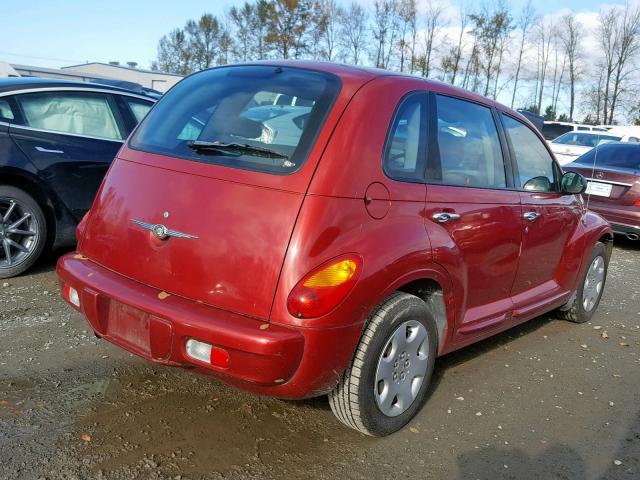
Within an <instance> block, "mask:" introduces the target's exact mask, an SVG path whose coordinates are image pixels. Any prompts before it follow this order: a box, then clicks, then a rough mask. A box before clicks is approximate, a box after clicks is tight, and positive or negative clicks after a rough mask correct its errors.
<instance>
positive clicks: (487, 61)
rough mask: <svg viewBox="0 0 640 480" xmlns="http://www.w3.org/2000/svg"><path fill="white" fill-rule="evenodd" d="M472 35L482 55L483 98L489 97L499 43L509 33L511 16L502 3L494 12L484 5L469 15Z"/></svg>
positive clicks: (498, 53) (498, 52)
mask: <svg viewBox="0 0 640 480" xmlns="http://www.w3.org/2000/svg"><path fill="white" fill-rule="evenodd" d="M470 19H471V22H472V23H473V30H472V33H473V35H474V37H475V39H476V44H477V46H478V48H479V52H480V53H481V54H482V60H481V63H480V68H481V70H482V72H483V74H484V88H483V92H484V95H485V96H488V95H489V90H490V86H491V79H492V78H493V75H494V74H495V71H496V60H497V59H498V57H499V55H500V43H501V41H502V39H503V38H504V36H505V35H507V34H508V32H510V31H511V16H510V14H509V10H508V9H507V7H506V5H505V4H504V3H502V2H501V3H499V4H498V5H497V6H496V9H495V10H494V11H491V10H489V8H488V7H487V6H486V5H485V6H484V7H483V9H482V10H480V11H479V12H477V13H474V14H471V15H470Z"/></svg>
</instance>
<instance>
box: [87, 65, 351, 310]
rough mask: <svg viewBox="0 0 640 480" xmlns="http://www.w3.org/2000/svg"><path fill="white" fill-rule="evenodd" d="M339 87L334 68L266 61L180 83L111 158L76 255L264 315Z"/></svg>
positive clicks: (162, 287)
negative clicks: (284, 99)
mask: <svg viewBox="0 0 640 480" xmlns="http://www.w3.org/2000/svg"><path fill="white" fill-rule="evenodd" d="M339 91H340V82H339V80H338V77H335V76H333V75H329V74H324V73H319V72H311V71H305V70H299V69H295V68H281V67H272V66H251V67H247V66H245V67H229V68H221V69H214V70H209V71H206V72H201V73H198V74H195V75H193V76H191V77H188V78H187V79H185V80H183V81H182V82H180V83H179V84H178V85H177V86H176V87H174V88H173V89H172V90H171V91H170V92H169V93H168V94H166V95H165V97H163V98H162V99H161V100H160V101H159V102H158V104H157V105H156V106H155V107H154V108H153V109H152V111H151V112H150V113H149V115H148V116H147V118H146V119H145V120H144V121H143V123H142V124H141V125H140V127H139V128H138V130H137V131H136V133H135V134H134V135H133V137H132V139H131V140H130V142H129V145H128V146H127V147H125V148H124V149H123V150H122V151H121V153H120V154H119V158H117V159H116V161H115V162H114V163H113V165H112V167H111V169H110V171H109V173H108V175H107V177H106V178H105V181H104V183H103V186H102V188H101V190H100V192H99V194H98V197H97V198H96V201H95V203H94V205H93V207H92V209H91V212H90V216H89V218H88V221H87V224H86V226H85V228H84V230H83V232H82V238H81V239H80V244H79V247H78V248H79V251H80V252H81V253H82V254H84V255H86V256H87V257H89V258H90V259H92V260H94V261H95V262H97V263H99V264H101V265H103V266H104V267H106V268H108V269H111V270H113V271H115V272H117V273H119V274H121V275H124V276H126V277H129V278H131V279H133V280H136V281H139V282H142V283H144V284H146V285H149V286H152V287H155V288H157V289H158V290H161V291H165V292H166V293H168V294H174V295H180V296H183V297H186V298H190V299H193V300H196V301H201V302H204V303H206V304H210V305H214V306H217V307H221V308H224V309H227V310H230V311H234V312H237V313H241V314H245V315H249V316H254V317H257V318H263V319H266V318H268V316H269V311H270V308H271V303H272V300H273V295H274V293H275V288H276V284H277V281H278V276H279V274H280V269H281V266H282V262H283V259H284V256H285V254H286V251H287V247H288V242H289V238H290V236H291V232H292V230H293V228H294V224H295V221H296V217H297V214H298V211H299V209H300V207H301V205H302V201H303V199H304V194H305V191H306V189H307V187H308V184H309V181H310V179H311V176H312V173H313V169H314V168H315V165H314V164H315V163H317V161H318V159H319V156H320V155H321V152H322V149H323V145H322V144H323V143H325V142H326V141H327V139H328V137H329V134H328V133H326V130H329V132H330V129H331V125H330V124H331V123H333V122H335V121H336V120H337V118H338V116H339V113H340V112H336V111H335V110H337V109H338V110H341V109H342V108H343V107H344V103H343V102H342V103H341V99H338V97H339ZM278 95H288V96H289V97H290V98H291V101H290V102H289V104H288V105H286V106H281V105H275V103H276V102H275V100H276V99H277V98H278V97H277V96H278ZM340 97H341V95H340ZM338 100H340V101H338ZM323 125H324V126H325V128H323Z"/></svg>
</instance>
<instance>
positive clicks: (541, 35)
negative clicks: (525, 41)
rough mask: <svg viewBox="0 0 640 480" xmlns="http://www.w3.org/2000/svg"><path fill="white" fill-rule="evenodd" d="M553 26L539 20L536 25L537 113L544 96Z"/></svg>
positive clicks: (548, 22)
mask: <svg viewBox="0 0 640 480" xmlns="http://www.w3.org/2000/svg"><path fill="white" fill-rule="evenodd" d="M554 33H555V26H554V25H553V22H552V21H551V20H544V19H542V20H540V21H539V22H538V23H537V24H536V34H537V37H538V38H537V39H538V71H537V75H536V88H537V93H538V111H539V112H541V111H542V97H543V95H544V85H545V81H546V77H547V67H548V66H549V56H550V53H551V41H552V40H553V38H554Z"/></svg>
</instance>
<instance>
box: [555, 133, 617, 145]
mask: <svg viewBox="0 0 640 480" xmlns="http://www.w3.org/2000/svg"><path fill="white" fill-rule="evenodd" d="M621 139H622V137H617V136H615V135H593V134H589V133H580V132H569V133H565V134H564V135H560V136H559V137H558V138H556V139H555V140H553V141H552V142H551V143H556V144H560V145H576V146H579V147H595V146H597V145H602V144H604V143H609V142H619V141H620V140H621Z"/></svg>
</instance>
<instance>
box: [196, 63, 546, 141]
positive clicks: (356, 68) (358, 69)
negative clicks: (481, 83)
mask: <svg viewBox="0 0 640 480" xmlns="http://www.w3.org/2000/svg"><path fill="white" fill-rule="evenodd" d="M251 65H269V66H274V67H291V68H302V69H306V70H314V71H318V72H324V73H330V74H333V75H336V76H338V77H340V78H343V77H347V76H348V77H351V78H356V79H360V80H361V81H362V82H363V83H366V82H368V81H370V80H373V79H374V78H379V77H391V76H393V77H403V78H410V79H413V80H418V81H422V82H424V83H425V85H426V89H430V88H429V87H436V89H437V90H439V91H443V92H445V93H448V94H451V95H452V96H456V97H459V98H463V99H467V100H471V101H474V102H478V103H482V104H484V105H487V106H490V107H496V108H497V109H498V110H500V111H503V112H507V113H509V114H510V115H512V116H514V117H516V118H518V119H519V120H520V121H522V122H524V123H527V124H528V125H530V126H531V128H532V129H534V130H535V131H537V129H536V127H535V125H533V123H531V121H530V120H529V119H528V118H526V117H525V116H524V115H522V114H521V113H520V112H518V111H516V110H513V109H511V108H509V107H507V106H506V105H502V104H500V103H498V102H496V101H495V100H492V99H490V98H487V97H483V96H482V95H479V94H477V93H474V92H471V91H469V90H465V89H463V88H460V87H456V86H454V85H451V84H450V83H445V82H440V81H438V80H434V79H430V78H424V77H418V76H415V75H410V74H408V73H402V72H392V71H390V70H385V69H382V68H374V67H365V66H360V65H348V64H346V63H337V62H326V61H319V60H258V61H253V62H245V63H237V64H234V65H226V66H224V67H238V66H251ZM224 67H223V68H224ZM214 68H221V67H213V68H212V69H214ZM208 70H211V69H208ZM198 73H199V72H196V73H195V74H198Z"/></svg>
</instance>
